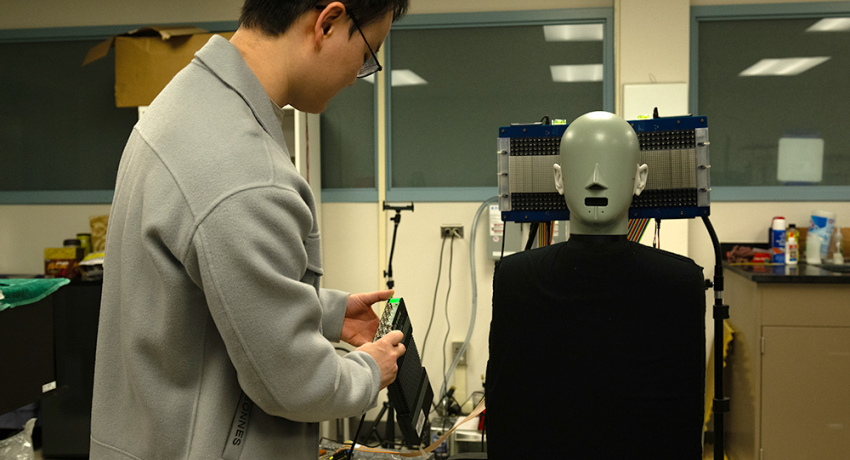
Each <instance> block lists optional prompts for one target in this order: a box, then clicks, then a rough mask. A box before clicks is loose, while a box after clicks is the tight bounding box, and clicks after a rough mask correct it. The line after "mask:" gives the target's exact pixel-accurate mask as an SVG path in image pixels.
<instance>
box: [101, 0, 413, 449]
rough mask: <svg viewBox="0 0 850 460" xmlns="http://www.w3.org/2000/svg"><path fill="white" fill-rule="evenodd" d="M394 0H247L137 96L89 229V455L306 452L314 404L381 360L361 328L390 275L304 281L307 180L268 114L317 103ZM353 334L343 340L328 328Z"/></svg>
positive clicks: (378, 375)
mask: <svg viewBox="0 0 850 460" xmlns="http://www.w3.org/2000/svg"><path fill="white" fill-rule="evenodd" d="M406 8H407V0H347V1H345V2H336V1H334V2H318V1H315V0H279V1H268V0H265V1H263V0H247V1H246V3H245V5H244V7H243V14H242V17H241V18H240V26H239V29H238V30H237V31H236V33H235V34H234V36H233V38H232V39H231V41H230V42H228V41H227V40H225V39H223V38H222V37H220V36H214V37H213V38H212V39H210V41H209V43H208V44H207V45H206V46H205V47H204V48H203V49H201V50H200V51H198V53H197V54H196V57H195V59H194V60H193V61H192V63H191V64H190V65H189V66H188V67H186V68H185V69H184V70H182V71H181V72H180V73H179V74H178V75H177V76H176V77H175V78H174V79H173V81H172V82H171V83H170V84H169V85H168V86H167V87H166V88H165V89H164V90H163V91H162V93H161V94H160V95H159V97H157V99H156V100H155V101H154V102H153V103H152V104H151V106H150V108H149V109H148V111H147V112H146V113H145V116H144V118H143V119H142V120H141V121H140V122H139V123H138V124H137V125H136V127H135V128H134V130H133V133H132V134H131V136H130V139H129V141H128V142H127V147H126V149H125V151H124V155H123V156H122V159H121V165H120V168H119V171H118V179H117V184H116V189H115V198H114V200H113V205H112V210H111V214H110V224H109V225H110V226H109V232H108V239H107V244H106V254H107V255H106V260H105V264H104V265H105V277H104V291H103V300H102V306H101V318H100V326H99V336H98V346H97V364H96V369H95V385H94V400H93V411H92V439H91V458H92V459H113V458H114V459H143V460H147V459H176V458H180V459H204V460H206V459H212V458H224V459H227V460H232V459H237V458H243V459H270V458H280V459H315V458H317V457H318V443H319V436H318V429H319V428H318V424H317V423H316V422H319V421H322V420H328V419H333V418H340V417H349V416H355V415H359V414H361V413H363V412H365V411H366V410H367V409H369V408H370V407H373V406H374V404H375V401H376V397H377V394H378V391H379V390H380V389H382V388H384V387H386V386H387V385H389V384H390V383H391V382H392V381H393V380H394V379H395V374H396V372H397V367H396V360H397V358H398V357H399V356H401V355H402V354H404V351H405V350H404V346H403V345H401V344H400V343H399V342H400V340H401V338H402V337H401V333H400V332H394V333H391V334H388V335H387V336H385V337H384V338H382V339H381V340H379V341H377V342H375V343H372V342H371V338H372V337H373V335H374V333H375V331H376V329H377V325H378V318H377V316H376V315H375V313H374V312H373V311H372V309H371V305H372V304H373V303H375V302H379V301H383V300H386V299H388V298H389V297H390V296H391V295H392V292H391V291H384V292H377V293H370V294H359V295H351V296H349V295H348V294H346V293H343V292H339V291H332V290H326V289H320V288H319V287H318V286H319V279H320V276H321V275H322V268H321V259H320V239H319V233H318V226H317V223H316V213H315V203H314V201H313V196H312V195H311V192H310V188H309V186H308V184H307V183H306V182H305V181H304V180H303V179H302V178H301V177H300V176H299V175H298V173H297V171H295V169H294V167H293V166H292V164H291V162H290V160H289V154H288V152H287V147H286V145H285V142H284V140H283V133H282V130H281V126H280V121H279V119H278V117H280V116H281V109H280V107H281V106H284V105H287V104H291V105H292V106H294V107H295V108H297V109H299V110H303V111H307V112H320V111H322V110H323V109H324V108H325V106H326V104H327V103H328V101H329V100H330V99H331V98H332V97H333V96H334V95H336V94H337V93H338V92H339V91H340V90H341V89H342V88H344V87H345V86H350V85H352V84H354V82H355V80H356V78H357V77H358V76H364V75H367V74H371V73H374V71H377V70H380V66H379V65H378V64H377V60H376V57H375V55H374V53H373V51H374V50H377V49H378V48H379V47H380V45H381V43H382V42H383V41H384V39H385V38H386V36H387V34H388V33H389V29H390V25H391V24H392V22H393V21H394V20H395V19H398V18H399V17H400V16H402V15H403V14H404V13H405V11H406ZM340 339H342V340H344V341H346V342H348V343H350V344H352V345H354V346H357V347H359V348H357V350H355V351H353V352H351V353H349V354H348V355H346V356H345V357H344V358H343V357H340V356H338V355H337V353H336V352H335V350H334V347H333V344H332V342H335V341H339V340H340Z"/></svg>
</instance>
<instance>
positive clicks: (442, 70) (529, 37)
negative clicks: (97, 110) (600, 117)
mask: <svg viewBox="0 0 850 460" xmlns="http://www.w3.org/2000/svg"><path fill="white" fill-rule="evenodd" d="M391 38H392V40H391V42H390V53H391V61H390V62H391V63H392V70H393V74H392V81H393V86H392V90H391V127H392V131H391V161H390V163H391V173H392V182H391V190H392V189H397V188H417V187H418V188H422V187H495V186H496V155H495V152H496V137H497V135H498V128H499V127H500V126H505V125H508V124H510V123H515V122H535V121H539V120H540V119H541V118H542V117H543V116H549V117H551V118H563V119H567V120H572V119H574V118H576V117H578V116H579V115H581V114H583V113H586V112H590V111H593V110H602V109H603V108H604V106H603V83H602V81H601V77H600V80H599V81H590V82H574V83H562V82H555V81H553V77H552V72H551V68H550V67H551V66H557V65H600V66H601V65H602V64H603V42H602V41H601V40H596V41H569V42H547V41H546V40H545V39H544V32H543V26H537V25H535V26H503V27H476V28H440V29H414V30H397V31H393V32H392V33H391ZM401 70H409V71H412V72H414V73H415V74H416V75H418V76H419V77H421V78H422V79H423V80H425V81H426V82H427V83H426V84H420V85H408V86H399V83H400V81H399V78H397V77H396V72H399V71H401Z"/></svg>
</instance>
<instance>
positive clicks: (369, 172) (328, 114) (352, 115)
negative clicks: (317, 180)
mask: <svg viewBox="0 0 850 460" xmlns="http://www.w3.org/2000/svg"><path fill="white" fill-rule="evenodd" d="M371 81H374V79H369V80H366V79H362V78H361V79H358V80H357V83H355V84H354V86H350V87H348V88H345V89H343V90H342V91H341V92H340V93H339V94H338V95H337V96H336V97H334V98H333V99H331V101H330V103H328V107H327V108H326V109H325V111H324V112H322V116H321V126H322V188H325V189H356V188H371V189H374V188H376V182H375V84H374V83H372V82H371Z"/></svg>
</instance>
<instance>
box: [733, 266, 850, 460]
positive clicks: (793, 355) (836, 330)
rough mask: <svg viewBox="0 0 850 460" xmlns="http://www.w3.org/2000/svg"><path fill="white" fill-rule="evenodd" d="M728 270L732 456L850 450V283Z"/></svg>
mask: <svg viewBox="0 0 850 460" xmlns="http://www.w3.org/2000/svg"><path fill="white" fill-rule="evenodd" d="M725 273H726V295H725V299H726V303H728V304H729V305H730V315H731V318H730V320H729V321H730V323H731V324H732V327H733V328H734V329H735V335H734V339H733V342H732V346H731V348H730V350H729V355H728V359H727V367H726V370H725V373H726V376H725V377H726V381H725V386H726V387H727V389H726V391H727V394H728V395H729V397H730V399H731V412H730V413H729V414H728V415H727V423H726V439H727V449H726V450H727V454H728V456H729V458H730V459H732V460H737V459H743V460H750V459H753V460H786V459H787V460H804V459H813V460H815V459H816V460H833V459H834V460H838V459H842V460H843V459H847V458H850V284H844V283H835V282H830V283H819V282H817V280H815V279H811V280H810V281H812V282H810V283H808V282H805V280H803V279H800V278H797V279H798V280H799V281H803V282H784V281H782V280H779V279H774V282H758V281H753V280H752V278H753V277H747V276H745V275H741V274H740V273H736V272H735V271H732V270H729V271H726V272H725ZM831 281H834V279H833V280H831ZM848 281H850V280H848Z"/></svg>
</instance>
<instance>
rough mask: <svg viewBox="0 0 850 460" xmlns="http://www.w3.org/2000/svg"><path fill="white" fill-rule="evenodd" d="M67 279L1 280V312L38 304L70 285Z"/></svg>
mask: <svg viewBox="0 0 850 460" xmlns="http://www.w3.org/2000/svg"><path fill="white" fill-rule="evenodd" d="M70 282H71V280H69V279H67V278H30V279H17V278H16V279H0V293H2V294H3V297H4V298H3V299H0V311H3V310H5V309H7V308H12V307H17V306H20V305H27V304H31V303H35V302H38V301H39V300H41V299H43V298H45V297H47V296H49V295H50V294H53V293H54V292H56V290H57V289H59V288H60V287H62V286H64V285H66V284H68V283H70Z"/></svg>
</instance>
